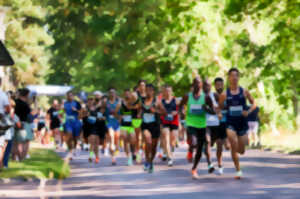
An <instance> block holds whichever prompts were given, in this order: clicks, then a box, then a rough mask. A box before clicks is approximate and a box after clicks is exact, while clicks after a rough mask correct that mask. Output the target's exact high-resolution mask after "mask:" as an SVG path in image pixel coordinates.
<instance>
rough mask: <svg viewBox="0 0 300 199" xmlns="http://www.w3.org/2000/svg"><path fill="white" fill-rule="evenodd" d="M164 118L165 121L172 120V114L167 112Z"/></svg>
mask: <svg viewBox="0 0 300 199" xmlns="http://www.w3.org/2000/svg"><path fill="white" fill-rule="evenodd" d="M165 120H167V121H173V120H174V117H173V115H172V114H168V115H167V116H166V117H165Z"/></svg>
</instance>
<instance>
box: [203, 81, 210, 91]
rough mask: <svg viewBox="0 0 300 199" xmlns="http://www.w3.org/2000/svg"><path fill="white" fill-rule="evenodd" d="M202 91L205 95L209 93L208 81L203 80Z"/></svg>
mask: <svg viewBox="0 0 300 199" xmlns="http://www.w3.org/2000/svg"><path fill="white" fill-rule="evenodd" d="M203 90H204V92H205V93H209V92H210V91H211V83H210V81H209V80H208V79H206V80H204V83H203Z"/></svg>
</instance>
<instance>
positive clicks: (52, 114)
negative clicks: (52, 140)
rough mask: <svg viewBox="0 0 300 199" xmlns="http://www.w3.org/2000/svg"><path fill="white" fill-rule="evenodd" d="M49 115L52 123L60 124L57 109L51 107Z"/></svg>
mask: <svg viewBox="0 0 300 199" xmlns="http://www.w3.org/2000/svg"><path fill="white" fill-rule="evenodd" d="M47 113H48V114H49V115H50V120H51V123H56V124H57V123H58V124H59V123H60V121H59V110H56V109H55V108H53V107H51V108H50V109H49V110H48V111H47Z"/></svg>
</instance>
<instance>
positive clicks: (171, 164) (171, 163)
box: [168, 159, 173, 167]
mask: <svg viewBox="0 0 300 199" xmlns="http://www.w3.org/2000/svg"><path fill="white" fill-rule="evenodd" d="M168 166H169V167H172V166H173V160H172V159H169V160H168Z"/></svg>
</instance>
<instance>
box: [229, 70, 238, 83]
mask: <svg viewBox="0 0 300 199" xmlns="http://www.w3.org/2000/svg"><path fill="white" fill-rule="evenodd" d="M239 79H240V75H239V73H238V72H237V71H232V72H231V73H230V74H229V76H228V80H229V83H230V85H238V83H239Z"/></svg>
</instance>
